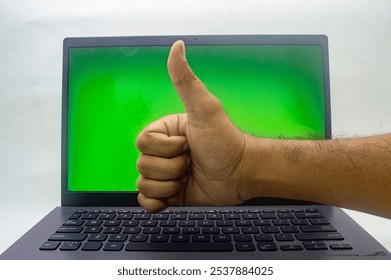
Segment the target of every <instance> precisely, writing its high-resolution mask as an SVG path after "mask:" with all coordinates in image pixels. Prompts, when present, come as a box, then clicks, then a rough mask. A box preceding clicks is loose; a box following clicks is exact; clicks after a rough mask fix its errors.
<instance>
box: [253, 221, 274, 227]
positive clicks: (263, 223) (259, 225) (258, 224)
mask: <svg viewBox="0 0 391 280" xmlns="http://www.w3.org/2000/svg"><path fill="white" fill-rule="evenodd" d="M254 225H255V226H258V227H262V226H271V225H272V223H271V222H270V221H269V220H255V221H254Z"/></svg>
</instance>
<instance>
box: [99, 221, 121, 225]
mask: <svg viewBox="0 0 391 280" xmlns="http://www.w3.org/2000/svg"><path fill="white" fill-rule="evenodd" d="M120 224H121V221H118V220H108V221H105V222H104V223H103V225H104V226H106V227H115V226H119V225H120Z"/></svg>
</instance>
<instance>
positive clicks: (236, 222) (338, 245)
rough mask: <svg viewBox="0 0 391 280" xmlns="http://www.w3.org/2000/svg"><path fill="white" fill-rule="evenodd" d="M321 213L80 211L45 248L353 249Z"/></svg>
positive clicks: (107, 249)
mask: <svg viewBox="0 0 391 280" xmlns="http://www.w3.org/2000/svg"><path fill="white" fill-rule="evenodd" d="M351 249H353V247H352V246H351V245H350V244H347V243H345V242H344V237H343V236H342V235H341V234H340V233H338V231H337V229H335V228H334V227H333V226H332V225H331V224H330V223H329V222H328V220H327V219H325V218H324V217H323V215H322V214H321V212H319V211H318V209H315V208H306V209H299V210H298V209H276V210H272V209H265V210H262V209H251V210H227V209H224V210H175V209H174V210H165V211H161V212H159V213H149V212H146V211H144V210H89V211H87V210H78V211H76V212H74V213H73V214H72V215H71V216H70V217H69V219H68V220H67V221H66V222H65V223H64V224H63V225H62V226H60V227H59V228H58V229H57V231H56V232H55V233H53V234H52V235H51V236H50V237H49V238H48V241H46V242H45V243H44V244H43V245H42V246H41V247H40V250H63V251H75V250H82V251H100V250H103V251H123V250H125V251H227V252H228V251H234V250H236V251H278V250H280V251H302V250H351Z"/></svg>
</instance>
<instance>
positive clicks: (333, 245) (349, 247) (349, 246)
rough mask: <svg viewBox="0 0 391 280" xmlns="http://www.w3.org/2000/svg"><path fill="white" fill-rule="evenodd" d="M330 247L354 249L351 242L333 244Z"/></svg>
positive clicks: (334, 248) (333, 248)
mask: <svg viewBox="0 0 391 280" xmlns="http://www.w3.org/2000/svg"><path fill="white" fill-rule="evenodd" d="M330 248H331V249H332V250H352V249H353V247H352V245H350V244H331V245H330Z"/></svg>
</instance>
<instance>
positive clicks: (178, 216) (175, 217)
mask: <svg viewBox="0 0 391 280" xmlns="http://www.w3.org/2000/svg"><path fill="white" fill-rule="evenodd" d="M186 216H187V215H186V214H174V215H172V216H171V219H172V220H185V219H186Z"/></svg>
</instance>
